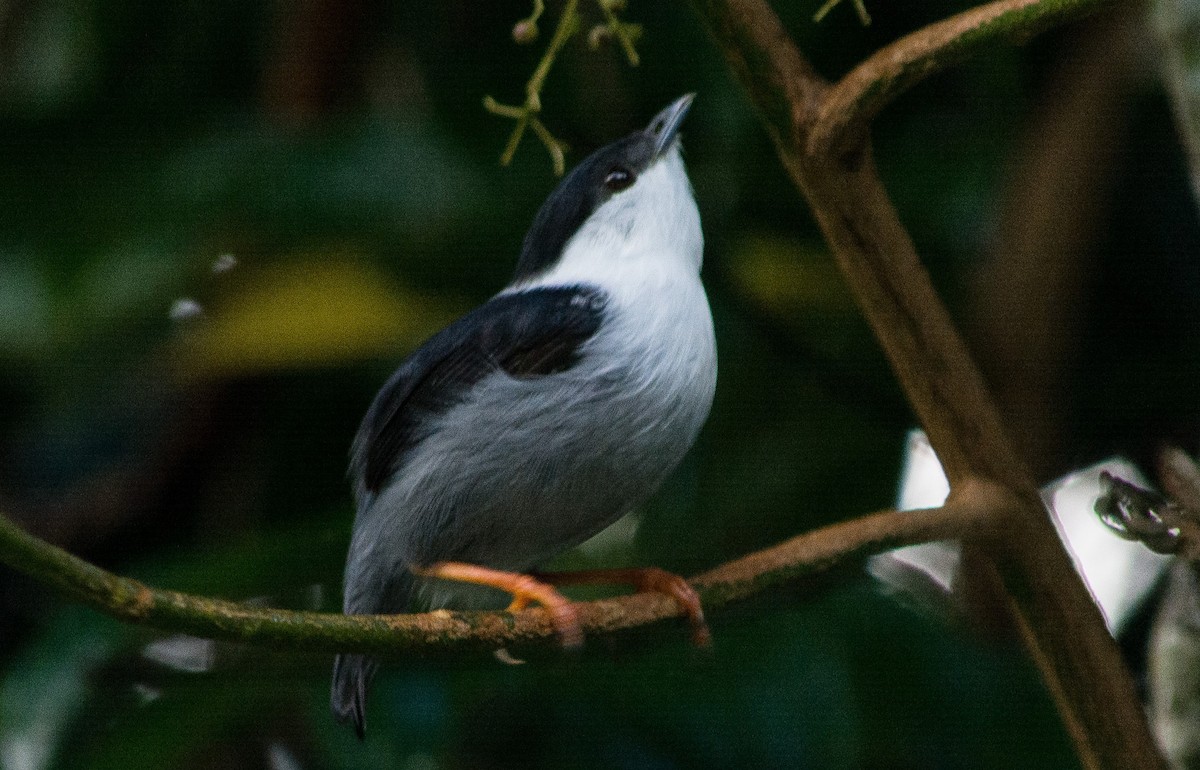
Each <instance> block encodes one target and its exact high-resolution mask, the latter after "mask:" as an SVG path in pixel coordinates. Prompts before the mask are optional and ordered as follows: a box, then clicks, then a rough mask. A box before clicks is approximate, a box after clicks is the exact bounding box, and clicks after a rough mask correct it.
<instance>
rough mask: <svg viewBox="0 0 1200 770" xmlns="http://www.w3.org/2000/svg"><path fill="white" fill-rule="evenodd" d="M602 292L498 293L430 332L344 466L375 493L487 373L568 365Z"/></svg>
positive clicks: (593, 326)
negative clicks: (438, 419)
mask: <svg viewBox="0 0 1200 770" xmlns="http://www.w3.org/2000/svg"><path fill="white" fill-rule="evenodd" d="M604 304H605V295H604V293H603V292H602V291H601V290H599V289H596V288H590V287H580V286H574V287H559V288H539V289H530V290H528V291H523V292H518V293H513V294H504V295H501V296H498V297H495V298H493V299H492V300H491V301H489V302H487V303H486V304H484V305H481V306H480V307H478V308H476V309H475V310H473V311H471V312H470V313H468V314H467V315H465V316H463V317H462V318H459V319H458V320H457V321H455V322H454V323H452V324H450V325H449V326H447V327H446V328H445V329H443V330H442V331H440V332H438V333H437V334H435V335H434V336H433V337H431V338H430V339H429V340H428V341H426V342H425V344H424V345H422V346H421V347H420V348H418V349H417V350H416V351H415V352H414V353H413V354H412V355H411V356H409V357H408V358H407V359H405V361H404V362H403V363H402V364H401V365H400V367H399V368H398V369H397V370H396V372H395V373H394V374H393V375H392V376H391V378H390V379H389V380H388V381H387V383H386V384H385V385H384V386H383V388H382V389H381V390H380V391H379V394H378V395H377V396H376V397H375V401H374V403H372V404H371V408H370V409H369V410H368V411H367V415H366V417H365V418H363V423H362V426H361V427H360V428H359V429H358V435H357V436H356V437H355V439H354V447H353V450H352V452H351V463H350V472H351V476H352V477H353V479H354V481H355V483H356V486H357V488H358V489H359V493H360V495H361V494H364V493H365V494H368V495H375V494H378V492H379V491H380V490H381V489H382V488H383V487H384V485H385V484H386V483H387V481H388V479H390V478H391V476H392V475H393V474H394V473H395V472H396V471H397V470H399V469H400V468H401V467H402V466H403V464H404V461H405V457H406V455H407V453H408V452H409V451H411V450H412V448H413V447H415V446H416V445H417V444H419V443H420V442H421V441H422V440H423V439H424V438H426V436H427V435H428V431H429V430H430V429H431V426H432V423H433V422H434V420H433V419H432V418H434V417H436V416H438V415H440V414H442V413H444V412H445V411H447V410H448V409H450V408H451V407H452V406H454V405H455V404H457V403H459V402H460V401H461V400H462V399H463V397H464V395H465V394H466V393H467V392H468V391H469V390H470V389H471V388H472V387H473V386H474V385H475V384H476V383H478V382H479V381H480V380H482V379H483V378H484V377H485V376H487V375H488V374H491V373H492V372H495V371H498V370H504V371H506V372H508V374H510V375H512V376H513V377H536V376H540V375H547V374H554V373H556V372H562V371H565V370H567V369H569V368H570V367H571V366H572V365H574V363H575V361H576V360H577V357H578V350H579V347H580V345H582V344H583V343H584V342H586V341H587V340H588V339H589V338H590V337H591V336H592V335H593V334H595V333H596V330H597V329H599V328H600V324H601V323H602V322H603V316H604Z"/></svg>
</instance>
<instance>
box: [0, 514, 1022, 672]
mask: <svg viewBox="0 0 1200 770" xmlns="http://www.w3.org/2000/svg"><path fill="white" fill-rule="evenodd" d="M998 504H999V502H998V501H997V499H995V498H994V497H991V496H989V495H988V494H986V493H984V494H980V495H977V496H975V497H972V498H970V499H960V500H957V501H955V504H954V505H947V506H943V507H942V508H932V509H927V510H917V511H885V512H882V513H875V514H871V515H868V516H863V517H861V518H858V519H854V520H852V521H848V522H845V523H842V524H835V525H833V526H829V527H825V528H823V529H818V530H816V531H814V532H810V533H807V534H804V535H800V536H798V537H794V538H792V539H790V540H787V541H785V542H783V543H780V544H779V545H776V546H773V547H771V548H767V549H764V550H762V551H757V552H755V553H752V554H750V555H748V556H744V557H742V558H740V559H736V560H734V561H731V562H728V563H726V564H723V565H721V566H720V567H717V568H716V569H713V570H710V571H709V572H706V573H704V574H702V575H699V576H697V577H695V578H694V579H693V580H692V581H691V582H692V584H693V585H694V586H695V587H696V589H697V591H698V592H699V594H700V597H701V600H702V601H703V602H704V605H705V609H706V611H708V612H711V611H713V610H716V609H718V608H720V607H723V606H725V605H727V604H730V603H732V602H736V601H740V600H743V599H747V598H749V597H752V596H755V595H757V594H761V593H763V592H764V591H767V590H769V589H772V588H775V587H778V586H781V585H785V584H787V583H791V582H796V581H799V580H802V579H804V578H807V577H811V576H814V575H817V574H819V573H822V572H826V571H828V570H831V569H833V568H835V567H837V566H839V565H844V564H848V563H853V562H854V561H856V560H859V559H862V558H865V557H866V556H868V555H870V554H873V553H878V552H880V551H885V550H888V549H891V548H896V547H899V546H904V545H911V544H913V543H920V542H926V541H929V540H941V539H947V538H956V537H960V536H962V535H963V534H964V533H966V532H968V531H971V530H973V529H976V528H977V527H978V526H979V524H980V521H981V520H982V519H983V518H984V516H985V514H986V511H987V508H988V506H995V505H998ZM0 563H3V564H7V565H8V566H10V567H12V568H13V569H15V570H17V571H18V572H21V573H24V574H26V575H28V576H30V577H32V578H34V579H36V580H38V581H40V582H42V583H45V584H46V585H49V586H51V587H53V588H55V589H57V590H58V591H59V592H60V593H62V594H63V595H64V596H66V597H67V598H69V599H72V600H74V601H77V602H81V603H83V604H86V605H88V606H90V607H92V608H94V609H96V610H99V611H100V612H103V613H104V614H106V615H110V616H112V617H114V618H116V619H118V620H121V621H125V622H129V623H137V624H141V625H146V626H150V627H153V628H158V629H161V630H163V631H171V632H177V633H187V634H192V635H195V636H200V637H204V638H208V639H220V640H226V641H235V642H245V643H251V644H264V645H269V646H271V647H272V648H273V649H276V650H308V651H318V652H328V653H335V652H370V653H375V654H378V655H384V656H401V655H408V654H413V653H431V652H469V651H492V650H495V649H497V648H498V647H501V646H505V645H514V644H516V645H521V644H533V643H537V644H546V645H553V644H555V643H556V640H557V636H556V632H555V630H554V628H553V626H552V625H551V623H550V620H549V617H548V615H547V613H545V612H544V611H543V610H542V609H541V608H537V607H535V608H531V609H527V610H523V611H521V612H516V613H508V612H448V611H445V610H439V611H435V612H429V613H423V614H412V615H353V616H347V615H339V614H331V613H319V612H298V611H293V610H276V609H265V608H261V607H251V606H249V605H246V604H240V603H237V602H232V601H224V600H221V599H214V598H209V597H204V596H195V595H192V594H185V593H180V592H178V591H171V590H166V589H161V588H153V587H150V586H147V585H145V584H143V583H141V582H139V581H137V580H133V579H131V578H127V577H122V576H120V575H115V574H113V573H111V572H108V571H106V570H103V569H101V568H99V567H97V566H95V565H94V564H91V563H89V562H87V561H84V560H83V559H80V558H78V557H76V556H73V555H71V554H69V553H67V552H66V551H64V550H62V549H61V548H58V547H56V546H54V545H51V544H50V543H47V542H46V541H44V540H41V539H40V538H37V537H34V536H33V535H31V534H29V533H28V532H26V531H24V530H23V529H21V528H20V527H18V526H17V525H16V524H14V523H13V522H12V521H11V520H10V519H8V518H6V517H4V516H3V515H0ZM580 608H581V612H580V619H581V622H582V626H583V630H584V632H585V633H586V634H587V635H589V636H597V635H602V634H611V633H614V632H618V631H622V630H626V629H632V628H637V627H641V626H646V625H650V624H652V623H656V622H659V621H663V620H666V619H668V618H673V617H677V616H679V615H680V609H679V607H678V605H677V604H676V603H675V602H674V601H673V600H671V599H669V598H667V597H666V596H662V595H657V594H634V595H630V596H621V597H617V598H613V599H603V600H599V601H593V602H586V603H583V604H581V605H580Z"/></svg>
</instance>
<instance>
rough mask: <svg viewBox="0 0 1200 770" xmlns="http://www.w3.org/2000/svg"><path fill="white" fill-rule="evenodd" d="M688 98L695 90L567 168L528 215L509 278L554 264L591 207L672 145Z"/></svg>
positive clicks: (627, 183)
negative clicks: (534, 213)
mask: <svg viewBox="0 0 1200 770" xmlns="http://www.w3.org/2000/svg"><path fill="white" fill-rule="evenodd" d="M693 98H695V94H685V95H684V96H682V97H680V98H679V99H676V100H675V101H674V102H672V103H671V104H670V105H669V106H667V108H666V109H664V110H663V111H662V112H660V113H658V114H657V115H655V116H654V119H653V120H651V121H650V125H648V126H646V128H644V129H642V130H640V131H634V132H633V133H632V134H630V135H629V136H626V137H625V138H624V139H618V140H617V141H615V142H613V143H612V144H609V145H606V146H604V147H601V148H600V149H599V150H596V151H595V152H594V153H592V154H591V155H589V156H588V157H586V158H584V159H583V160H582V161H580V163H579V164H578V165H577V166H575V168H573V169H571V173H569V174H567V176H566V177H565V178H564V179H563V180H562V181H561V182H560V183H559V185H558V187H556V188H555V190H554V192H552V193H550V197H549V198H547V199H546V202H545V203H543V204H542V207H541V208H540V209H538V213H537V216H535V217H534V218H533V224H532V225H530V227H529V232H527V233H526V234H525V242H524V244H523V245H522V247H521V257H520V259H518V260H517V269H516V273H515V274H514V275H513V280H514V281H521V280H525V279H528V278H532V277H533V276H535V275H537V274H539V273H541V272H542V271H544V270H546V269H548V268H549V267H551V266H552V265H554V263H555V262H557V261H558V258H559V257H560V256H561V255H562V251H563V247H564V246H566V244H567V241H569V240H570V239H571V236H573V235H574V234H575V233H576V231H578V230H579V228H580V226H582V225H583V223H584V222H586V221H587V219H588V217H590V216H591V215H592V212H594V211H595V210H596V209H597V208H599V207H600V206H601V205H602V204H603V203H604V202H605V201H607V200H608V199H609V198H611V197H612V196H614V195H617V194H619V193H620V192H621V191H622V190H626V189H628V188H630V187H632V186H633V185H634V184H636V183H637V178H638V175H639V174H641V173H642V172H643V171H645V170H646V169H647V168H649V167H650V166H651V165H652V164H653V163H654V162H655V161H656V160H658V158H659V157H661V156H662V155H663V153H664V152H666V151H667V150H668V149H669V148H670V147H671V146H672V145H673V144H674V140H675V137H676V136H677V135H678V133H679V127H680V126H681V125H682V124H683V119H684V117H686V116H687V112H688V109H689V108H690V107H691V105H692V99H693Z"/></svg>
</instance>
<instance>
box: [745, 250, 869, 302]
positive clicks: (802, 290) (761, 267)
mask: <svg viewBox="0 0 1200 770" xmlns="http://www.w3.org/2000/svg"><path fill="white" fill-rule="evenodd" d="M734 255H735V256H734V259H733V260H732V270H731V272H732V277H733V280H734V283H735V284H736V285H737V287H738V289H739V291H740V292H741V293H742V294H743V295H744V296H746V297H748V298H749V299H751V300H753V301H755V302H756V303H757V304H758V305H759V306H760V307H762V308H763V309H764V310H766V311H767V312H769V313H770V314H771V315H775V316H778V317H780V318H781V319H782V320H789V319H791V320H796V319H798V318H800V317H808V318H811V317H812V316H814V315H820V316H845V315H854V314H855V313H856V311H855V308H854V302H853V299H852V298H851V297H850V294H849V292H848V291H847V290H846V285H845V283H844V282H843V280H842V276H841V274H840V273H839V272H838V270H837V265H835V264H834V263H833V260H832V258H831V257H830V256H829V252H828V251H827V250H826V249H825V248H824V247H823V246H820V245H818V244H816V243H810V242H807V241H800V240H796V239H794V238H786V237H780V236H768V235H754V236H750V237H748V238H746V239H745V240H744V241H743V242H742V243H740V244H738V245H737V246H736V248H735V250H734Z"/></svg>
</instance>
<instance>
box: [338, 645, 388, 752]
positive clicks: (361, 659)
mask: <svg viewBox="0 0 1200 770" xmlns="http://www.w3.org/2000/svg"><path fill="white" fill-rule="evenodd" d="M378 667H379V663H378V661H376V660H375V659H374V658H372V657H369V656H367V655H338V656H337V657H336V658H334V660H333V686H332V687H331V688H330V690H331V692H330V704H331V705H332V706H333V715H334V716H336V717H337V718H338V720H339V721H341V722H351V723H353V725H354V732H355V733H356V734H357V735H358V738H359V740H362V737H363V735H364V734H365V732H366V727H367V688H368V687H369V686H370V684H371V677H373V676H375V669H377V668H378Z"/></svg>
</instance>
